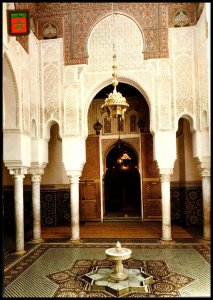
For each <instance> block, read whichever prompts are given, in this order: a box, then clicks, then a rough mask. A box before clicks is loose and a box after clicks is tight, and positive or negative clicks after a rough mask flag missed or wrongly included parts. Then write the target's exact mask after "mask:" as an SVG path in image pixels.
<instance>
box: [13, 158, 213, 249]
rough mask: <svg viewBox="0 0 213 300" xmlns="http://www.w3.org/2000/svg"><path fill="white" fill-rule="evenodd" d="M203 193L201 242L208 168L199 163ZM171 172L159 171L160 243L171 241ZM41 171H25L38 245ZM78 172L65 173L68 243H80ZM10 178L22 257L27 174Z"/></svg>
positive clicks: (21, 171) (206, 225)
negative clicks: (24, 197) (67, 194)
mask: <svg viewBox="0 0 213 300" xmlns="http://www.w3.org/2000/svg"><path fill="white" fill-rule="evenodd" d="M199 165H200V170H201V175H202V192H203V239H206V240H210V226H211V220H210V164H209V162H208V163H205V166H204V163H200V164H199ZM172 171H173V170H172V169H160V179H161V198H162V241H168V242H169V241H171V240H172V235H171V207H170V176H171V174H172ZM43 172H44V169H43V168H32V169H29V173H30V174H31V181H32V209H33V240H32V241H33V242H35V243H40V242H42V236H41V217H40V216H41V212H40V181H41V175H42V174H43ZM81 173H82V170H73V171H71V172H70V171H68V172H67V174H68V177H69V181H70V213H71V218H70V219H71V224H70V241H71V242H72V241H78V240H80V225H79V222H80V220H79V178H80V176H81ZM10 174H11V175H13V176H14V201H15V224H16V253H17V254H23V253H25V250H24V215H23V212H24V210H23V179H24V177H25V174H27V169H26V168H15V169H10Z"/></svg>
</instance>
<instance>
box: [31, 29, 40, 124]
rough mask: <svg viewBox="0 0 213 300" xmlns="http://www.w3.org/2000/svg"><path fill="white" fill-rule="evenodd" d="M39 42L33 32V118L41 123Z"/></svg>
mask: <svg viewBox="0 0 213 300" xmlns="http://www.w3.org/2000/svg"><path fill="white" fill-rule="evenodd" d="M38 47H39V46H38V42H37V39H36V37H35V36H34V34H31V36H30V41H29V50H30V56H29V66H30V95H31V106H30V113H31V120H32V119H34V120H35V121H36V124H37V125H38V123H39V116H38V112H39V100H38V99H39V97H38V96H39V63H38V59H39V56H38V54H39V52H38V49H39V48H38Z"/></svg>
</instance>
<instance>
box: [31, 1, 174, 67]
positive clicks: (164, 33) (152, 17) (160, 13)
mask: <svg viewBox="0 0 213 300" xmlns="http://www.w3.org/2000/svg"><path fill="white" fill-rule="evenodd" d="M38 8H39V10H38V12H39V13H37V14H36V18H37V28H38V38H39V39H40V38H42V37H41V27H43V24H42V22H44V21H45V18H46V16H47V12H48V19H50V18H51V19H52V20H53V19H55V18H62V19H63V26H64V31H63V38H64V41H65V44H64V46H65V47H64V52H65V53H64V56H65V64H66V65H69V64H85V63H88V53H87V46H88V38H89V35H90V33H91V31H92V29H93V28H94V26H95V25H96V24H98V22H99V21H100V20H101V19H104V18H105V17H106V15H107V14H109V13H110V14H111V13H112V8H111V3H94V4H92V5H88V4H87V3H82V4H81V5H79V4H78V3H64V4H62V3H61V4H57V3H55V4H53V5H51V4H50V5H45V6H42V5H41V4H39V6H38ZM114 9H115V11H117V12H119V14H124V15H128V17H129V18H130V19H132V20H135V22H136V23H137V24H138V26H139V27H140V30H141V31H143V32H144V37H145V39H146V49H145V52H144V56H145V59H149V58H159V57H168V47H167V42H168V25H167V24H168V21H167V19H168V14H167V4H165V3H151V4H150V3H137V4H135V3H115V5H114ZM156 20H157V21H156ZM60 27H61V28H62V24H61V26H60ZM156 32H157V34H156Z"/></svg>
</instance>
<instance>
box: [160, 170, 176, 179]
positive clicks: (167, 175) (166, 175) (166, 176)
mask: <svg viewBox="0 0 213 300" xmlns="http://www.w3.org/2000/svg"><path fill="white" fill-rule="evenodd" d="M159 171H160V180H161V181H170V176H171V174H172V173H173V169H168V168H161V169H159Z"/></svg>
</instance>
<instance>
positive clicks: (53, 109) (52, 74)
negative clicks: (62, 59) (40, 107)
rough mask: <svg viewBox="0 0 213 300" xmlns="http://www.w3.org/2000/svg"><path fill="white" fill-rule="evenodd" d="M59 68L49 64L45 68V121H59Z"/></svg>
mask: <svg viewBox="0 0 213 300" xmlns="http://www.w3.org/2000/svg"><path fill="white" fill-rule="evenodd" d="M58 72H59V66H58V64H57V63H51V64H47V65H46V66H45V68H44V103H45V121H48V120H51V119H53V118H55V119H57V120H58V119H59V76H58Z"/></svg>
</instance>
